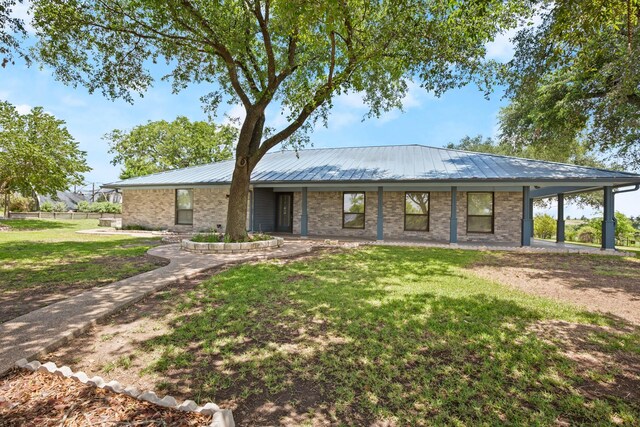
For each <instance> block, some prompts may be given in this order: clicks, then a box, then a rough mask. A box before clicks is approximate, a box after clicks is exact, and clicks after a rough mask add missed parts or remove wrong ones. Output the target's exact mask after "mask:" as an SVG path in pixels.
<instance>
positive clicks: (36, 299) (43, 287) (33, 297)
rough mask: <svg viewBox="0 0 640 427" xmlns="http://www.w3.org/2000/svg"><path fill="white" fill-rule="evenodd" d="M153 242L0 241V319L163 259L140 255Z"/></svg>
mask: <svg viewBox="0 0 640 427" xmlns="http://www.w3.org/2000/svg"><path fill="white" fill-rule="evenodd" d="M155 244H157V242H149V241H146V242H144V241H143V242H135V241H132V240H131V239H122V240H102V241H87V242H82V241H81V242H21V241H18V242H7V243H0V323H2V322H6V321H7V320H10V319H13V318H15V317H18V316H20V315H22V314H25V313H28V312H30V311H33V310H36V309H38V308H40V307H43V306H45V305H49V304H53V303H55V302H58V301H60V300H62V299H65V298H68V297H70V296H73V295H75V294H78V293H80V292H82V291H83V290H86V289H89V288H92V287H94V286H98V285H102V284H106V283H111V282H115V281H118V280H121V279H124V278H126V277H130V276H134V275H136V274H139V273H142V272H145V271H148V270H152V269H155V268H158V266H160V265H164V264H165V263H162V262H160V261H159V260H158V259H155V258H149V257H147V256H146V255H145V254H146V251H147V250H148V249H149V248H150V247H151V246H154V245H155Z"/></svg>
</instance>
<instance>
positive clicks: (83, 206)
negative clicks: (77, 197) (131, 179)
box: [78, 200, 122, 213]
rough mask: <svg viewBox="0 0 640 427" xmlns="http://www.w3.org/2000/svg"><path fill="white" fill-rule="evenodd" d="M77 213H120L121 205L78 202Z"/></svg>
mask: <svg viewBox="0 0 640 427" xmlns="http://www.w3.org/2000/svg"><path fill="white" fill-rule="evenodd" d="M78 212H96V213H122V205H121V204H120V203H111V202H91V203H90V202H87V201H84V200H83V201H81V202H78Z"/></svg>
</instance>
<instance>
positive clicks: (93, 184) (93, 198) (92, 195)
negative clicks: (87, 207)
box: [91, 182, 96, 203]
mask: <svg viewBox="0 0 640 427" xmlns="http://www.w3.org/2000/svg"><path fill="white" fill-rule="evenodd" d="M95 198H96V183H95V182H92V183H91V203H93V202H95V201H96V200H95Z"/></svg>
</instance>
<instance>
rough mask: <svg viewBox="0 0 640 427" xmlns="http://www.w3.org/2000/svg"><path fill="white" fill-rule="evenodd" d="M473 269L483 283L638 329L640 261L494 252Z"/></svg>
mask: <svg viewBox="0 0 640 427" xmlns="http://www.w3.org/2000/svg"><path fill="white" fill-rule="evenodd" d="M469 268H470V269H471V271H472V272H473V273H474V274H477V275H478V276H481V277H483V278H486V279H489V280H495V281H497V282H500V283H502V284H505V285H508V286H512V287H514V288H517V289H520V290H522V291H525V292H529V293H532V294H536V295H540V296H544V297H547V298H552V299H555V300H558V301H563V302H569V303H572V304H575V305H579V306H583V307H586V308H587V309H589V310H591V311H599V312H602V313H607V314H610V315H613V316H614V317H619V318H621V319H624V320H625V321H628V322H631V323H634V324H636V325H640V259H637V258H623V257H617V256H593V255H582V254H530V253H526V254H524V253H495V252H494V253H487V254H486V255H485V256H484V257H483V259H482V261H480V262H477V263H475V264H473V265H472V266H470V267H469Z"/></svg>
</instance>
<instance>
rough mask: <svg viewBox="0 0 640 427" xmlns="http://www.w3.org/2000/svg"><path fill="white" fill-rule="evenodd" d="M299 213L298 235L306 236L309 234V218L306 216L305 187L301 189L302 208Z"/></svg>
mask: <svg viewBox="0 0 640 427" xmlns="http://www.w3.org/2000/svg"><path fill="white" fill-rule="evenodd" d="M301 208H302V209H301V212H300V235H301V236H307V235H308V234H309V230H308V222H309V216H308V215H307V187H302V206H301Z"/></svg>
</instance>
